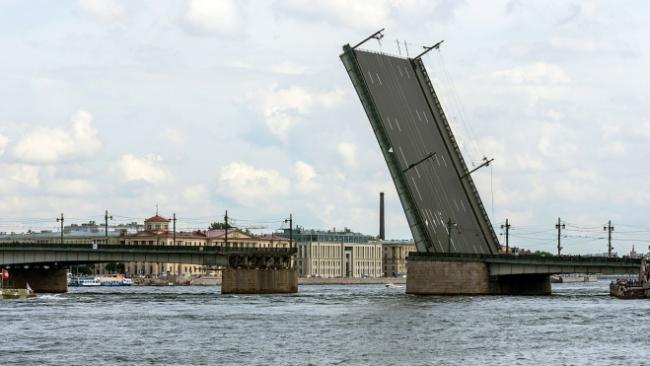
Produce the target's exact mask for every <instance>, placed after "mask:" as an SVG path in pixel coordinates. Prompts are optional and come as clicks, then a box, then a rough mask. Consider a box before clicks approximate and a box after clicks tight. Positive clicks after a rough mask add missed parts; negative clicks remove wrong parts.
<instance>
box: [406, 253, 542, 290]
mask: <svg viewBox="0 0 650 366" xmlns="http://www.w3.org/2000/svg"><path fill="white" fill-rule="evenodd" d="M410 259H414V260H409V261H408V262H407V271H408V277H407V279H406V293H408V294H415V295H549V294H550V293H551V281H550V278H549V275H548V274H517V275H503V276H490V274H489V268H488V264H487V263H485V262H484V261H480V260H462V259H458V260H448V259H445V260H440V259H436V258H432V257H424V258H410Z"/></svg>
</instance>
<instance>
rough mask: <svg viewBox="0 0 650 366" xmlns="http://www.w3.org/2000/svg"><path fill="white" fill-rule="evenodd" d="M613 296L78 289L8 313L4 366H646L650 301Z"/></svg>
mask: <svg viewBox="0 0 650 366" xmlns="http://www.w3.org/2000/svg"><path fill="white" fill-rule="evenodd" d="M607 284H608V281H605V280H601V281H599V282H597V283H584V284H559V285H553V292H554V294H553V295H552V296H547V297H506V296H472V297H467V296H465V297H418V296H411V295H405V294H404V288H397V289H389V288H385V287H384V286H376V285H372V286H301V287H300V292H299V293H298V294H294V295H248V296H234V295H221V294H220V293H219V290H220V289H219V287H124V288H116V287H102V288H71V289H70V292H69V293H67V294H59V295H41V296H39V297H37V298H35V299H28V300H11V301H0V331H1V332H0V337H1V339H2V340H1V341H0V365H650V325H649V323H648V319H650V301H647V300H618V299H614V298H611V297H609V295H608V292H607Z"/></svg>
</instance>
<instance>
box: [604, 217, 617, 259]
mask: <svg viewBox="0 0 650 366" xmlns="http://www.w3.org/2000/svg"><path fill="white" fill-rule="evenodd" d="M603 231H607V257H608V258H611V257H612V249H614V248H612V231H614V227H613V226H612V220H609V221H607V226H603Z"/></svg>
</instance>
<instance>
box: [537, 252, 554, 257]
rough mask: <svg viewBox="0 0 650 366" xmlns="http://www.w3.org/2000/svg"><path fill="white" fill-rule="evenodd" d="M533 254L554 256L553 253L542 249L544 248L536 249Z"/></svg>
mask: <svg viewBox="0 0 650 366" xmlns="http://www.w3.org/2000/svg"><path fill="white" fill-rule="evenodd" d="M533 255H538V256H541V257H552V256H553V254H551V253H549V252H545V251H542V250H536V251H534V252H533Z"/></svg>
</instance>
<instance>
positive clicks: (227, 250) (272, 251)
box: [0, 241, 298, 255]
mask: <svg viewBox="0 0 650 366" xmlns="http://www.w3.org/2000/svg"><path fill="white" fill-rule="evenodd" d="M16 249H23V250H32V249H33V250H43V249H45V250H66V251H67V250H70V251H73V250H79V249H85V250H100V251H104V250H111V251H115V250H117V251H140V250H143V251H162V252H165V251H166V252H178V251H183V252H196V253H210V254H223V255H232V254H269V255H292V254H295V253H297V251H298V250H297V249H296V248H255V247H254V248H233V247H222V246H189V245H187V246H186V245H131V244H95V243H90V242H89V243H80V244H50V243H23V242H18V241H15V242H4V243H0V251H2V250H16Z"/></svg>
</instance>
